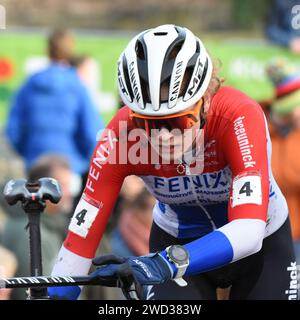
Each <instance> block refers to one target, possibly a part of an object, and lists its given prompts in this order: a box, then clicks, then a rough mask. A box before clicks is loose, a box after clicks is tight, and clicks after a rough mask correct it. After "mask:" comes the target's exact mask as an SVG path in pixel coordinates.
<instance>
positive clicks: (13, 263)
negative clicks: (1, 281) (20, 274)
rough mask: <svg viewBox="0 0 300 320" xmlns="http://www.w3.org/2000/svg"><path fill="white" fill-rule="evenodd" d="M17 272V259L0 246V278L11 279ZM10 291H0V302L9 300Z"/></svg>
mask: <svg viewBox="0 0 300 320" xmlns="http://www.w3.org/2000/svg"><path fill="white" fill-rule="evenodd" d="M16 270H17V259H16V257H15V255H14V254H13V253H12V252H10V251H9V250H7V249H6V248H4V247H2V246H0V278H10V277H13V276H14V275H15V273H16ZM10 295H11V289H0V300H9V299H10Z"/></svg>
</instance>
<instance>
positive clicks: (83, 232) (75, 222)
mask: <svg viewBox="0 0 300 320" xmlns="http://www.w3.org/2000/svg"><path fill="white" fill-rule="evenodd" d="M87 200H88V199H85V198H84V197H82V198H81V199H80V201H79V203H78V205H77V207H76V210H75V212H74V215H73V217H72V220H71V223H70V226H69V230H70V231H72V232H73V233H76V234H77V235H79V236H80V237H82V238H86V237H87V235H88V232H89V229H90V228H91V226H92V224H93V222H94V221H95V219H96V217H97V215H98V213H99V209H100V208H101V206H100V208H99V206H96V204H95V203H90V201H89V202H88V201H87Z"/></svg>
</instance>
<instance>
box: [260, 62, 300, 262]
mask: <svg viewBox="0 0 300 320" xmlns="http://www.w3.org/2000/svg"><path fill="white" fill-rule="evenodd" d="M266 71H267V74H268V76H269V78H270V80H271V81H272V83H273V85H274V89H275V92H276V94H275V98H274V100H273V101H272V102H271V103H269V105H265V111H266V115H267V119H268V123H269V130H270V136H271V140H272V147H273V151H272V168H273V173H274V176H275V179H276V181H277V182H278V185H279V187H280V189H281V190H282V192H283V194H284V196H285V198H286V200H287V203H288V207H289V215H290V219H291V227H292V235H293V239H294V247H295V253H296V259H297V263H298V264H299V263H300V161H299V159H300V70H296V69H295V68H293V67H292V66H290V65H288V64H287V63H286V61H284V60H282V59H277V60H274V61H273V62H271V63H270V64H269V65H268V66H267V68H266ZM270 194H271V195H272V190H271V191H270Z"/></svg>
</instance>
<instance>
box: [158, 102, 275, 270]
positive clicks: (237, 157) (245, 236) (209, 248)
mask: <svg viewBox="0 0 300 320" xmlns="http://www.w3.org/2000/svg"><path fill="white" fill-rule="evenodd" d="M239 110H240V111H241V112H239V115H237V116H236V117H235V118H234V119H233V121H230V123H229V125H228V127H227V129H226V131H225V132H224V134H223V136H222V137H221V136H220V139H222V141H221V143H220V145H221V146H223V148H224V154H225V157H226V160H227V162H228V163H229V165H230V167H231V170H232V174H233V182H232V186H231V194H230V200H229V205H228V221H229V222H228V223H227V224H226V225H224V226H223V227H221V228H219V229H217V230H215V231H213V232H211V233H210V234H208V235H206V236H204V237H202V238H200V239H198V240H196V241H193V242H190V243H188V244H186V245H185V247H186V248H187V249H188V250H189V253H190V265H189V267H188V269H187V273H186V274H187V275H189V274H194V273H201V272H204V271H208V270H211V269H215V268H218V267H221V266H223V265H226V264H228V263H231V262H233V261H236V260H239V259H242V258H244V257H246V256H249V255H251V254H254V253H256V252H258V251H259V250H260V249H261V246H262V241H263V238H264V231H265V225H266V216H267V208H268V199H269V176H268V159H267V143H266V142H267V138H266V128H265V121H264V117H263V113H262V111H261V110H260V108H259V107H257V106H255V105H250V106H248V105H246V106H245V107H242V108H239ZM238 130H239V131H238ZM242 140H243V142H242ZM247 146H249V148H247ZM246 149H248V151H247V150H246ZM162 254H163V255H164V256H165V255H166V254H165V252H163V253H162ZM172 267H174V266H172ZM174 271H176V270H174Z"/></svg>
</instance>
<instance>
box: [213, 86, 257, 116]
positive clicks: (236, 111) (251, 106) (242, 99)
mask: <svg viewBox="0 0 300 320" xmlns="http://www.w3.org/2000/svg"><path fill="white" fill-rule="evenodd" d="M247 112H251V113H252V112H259V113H262V110H261V107H260V106H259V104H258V103H257V102H256V101H254V100H253V99H252V98H251V97H249V96H248V95H246V94H245V93H244V92H242V91H240V90H239V89H236V88H233V87H231V86H225V85H224V86H221V88H220V89H219V90H218V91H217V93H216V94H215V95H214V96H213V98H212V103H211V108H210V115H220V116H223V117H224V118H227V119H233V118H236V116H239V115H244V114H245V113H247Z"/></svg>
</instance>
